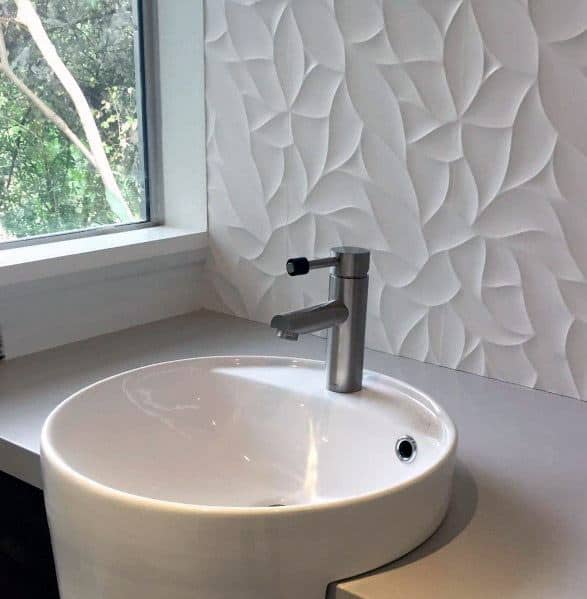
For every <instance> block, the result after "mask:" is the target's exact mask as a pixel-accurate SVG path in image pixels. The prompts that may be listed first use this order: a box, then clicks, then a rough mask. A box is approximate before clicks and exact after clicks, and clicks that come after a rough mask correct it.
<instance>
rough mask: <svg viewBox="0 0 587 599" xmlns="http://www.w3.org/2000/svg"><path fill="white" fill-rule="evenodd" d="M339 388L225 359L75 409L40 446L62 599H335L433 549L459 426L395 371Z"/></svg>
mask: <svg viewBox="0 0 587 599" xmlns="http://www.w3.org/2000/svg"><path fill="white" fill-rule="evenodd" d="M324 381H325V376H324V364H323V363H321V362H316V361H311V360H301V359H293V358H268V357H245V356H241V357H238V356H231V357H210V358H197V359H189V360H181V361H175V362H167V363H162V364H155V365H153V366H147V367H144V368H139V369H137V370H133V371H129V372H125V373H122V374H119V375H117V376H114V377H111V378H109V379H106V380H103V381H101V382H99V383H96V384H94V385H92V386H90V387H87V388H86V389H83V390H82V391H79V392H78V393H76V394H75V395H73V396H72V397H70V398H69V399H67V400H66V401H64V402H63V403H62V404H61V405H60V406H58V407H57V408H56V409H55V410H54V411H53V412H52V414H51V415H50V416H49V418H48V419H47V421H46V423H45V425H44V428H43V432H42V441H41V457H42V466H43V477H44V486H45V502H46V508H47V514H48V518H49V524H50V530H51V538H52V543H53V548H54V554H55V558H56V564H57V572H58V578H59V586H60V591H61V597H62V599H80V598H83V599H138V598H141V599H196V598H198V599H200V598H201V599H232V598H237V597H238V598H239V599H253V598H254V599H260V598H261V599H264V598H267V599H279V598H285V599H290V598H291V599H293V598H296V599H301V598H303V599H318V598H320V599H324V597H325V594H326V589H327V586H328V584H329V583H330V582H332V581H336V580H339V579H342V578H347V577H349V576H353V575H356V574H360V573H362V572H365V571H367V570H370V569H373V568H375V567H378V566H381V565H383V564H385V563H387V562H390V561H392V560H394V559H396V558H398V557H400V556H401V555H403V554H405V553H406V552H408V551H410V550H411V549H413V548H414V547H416V546H417V545H419V544H420V543H422V542H423V541H424V540H425V539H426V538H427V537H428V536H430V535H431V534H432V533H433V532H434V531H435V529H436V528H437V527H438V526H439V524H440V522H441V521H442V519H443V517H444V515H445V512H446V509H447V505H448V500H449V495H450V489H451V480H452V475H453V468H454V455H455V447H456V432H455V428H454V426H453V424H452V422H451V420H450V418H449V417H448V416H447V414H446V413H445V412H444V410H443V409H442V408H441V407H440V406H439V405H438V404H437V403H435V402H434V401H433V400H432V399H431V398H430V397H428V396H427V395H425V394H423V393H421V392H420V391H418V390H417V389H414V388H413V387H410V386H408V385H406V384H404V383H402V382H400V381H398V380H395V379H392V378H389V377H387V376H384V375H381V374H377V373H374V372H369V371H366V372H365V376H364V389H363V390H362V391H360V392H357V393H352V394H339V393H334V392H331V391H327V390H326V389H325V383H324ZM404 437H409V439H404V441H401V439H402V438H404ZM398 441H399V443H398ZM406 441H407V443H406Z"/></svg>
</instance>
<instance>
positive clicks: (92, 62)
mask: <svg viewBox="0 0 587 599" xmlns="http://www.w3.org/2000/svg"><path fill="white" fill-rule="evenodd" d="M139 13H140V2H139V3H137V2H136V0H134V1H133V0H0V243H1V242H3V241H10V240H15V239H22V238H29V237H34V236H39V235H51V234H56V233H64V232H71V231H77V230H86V229H88V230H94V229H95V228H98V227H103V226H108V225H115V224H126V223H135V222H141V221H145V220H148V206H147V202H146V194H145V172H144V163H145V160H144V156H143V143H142V142H143V123H142V121H141V114H142V110H141V106H140V101H138V100H139V99H140V98H141V97H142V93H141V86H140V82H141V80H142V77H141V65H140V60H139V59H138V58H137V57H140V55H141V52H140V33H141V32H140V31H139V24H140V22H141V19H140V14H139Z"/></svg>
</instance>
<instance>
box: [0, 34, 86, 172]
mask: <svg viewBox="0 0 587 599" xmlns="http://www.w3.org/2000/svg"><path fill="white" fill-rule="evenodd" d="M0 72H2V73H4V74H5V75H6V77H7V78H8V79H9V80H10V81H11V82H12V83H14V85H16V87H17V88H18V89H19V90H20V92H21V93H22V94H23V95H25V96H26V97H27V98H28V99H29V101H30V102H31V104H33V106H35V107H36V108H37V109H38V110H39V111H40V112H41V113H42V114H43V115H44V116H45V117H47V118H48V119H49V120H50V121H51V122H52V123H53V124H54V125H55V126H56V127H58V128H59V129H60V131H61V132H62V133H63V134H64V135H65V136H66V137H67V138H68V139H69V141H71V143H72V144H73V145H75V146H76V148H77V149H78V150H79V151H80V152H81V153H82V154H83V155H84V156H85V157H86V158H87V159H88V161H89V162H90V164H91V165H92V166H93V167H96V163H95V161H94V157H93V156H92V153H91V152H90V151H89V150H88V148H86V146H85V145H84V144H83V142H82V141H81V140H80V138H79V137H78V136H77V135H76V134H75V133H74V132H73V131H72V130H71V129H70V128H69V126H68V124H67V123H66V122H65V121H64V120H63V119H62V118H61V117H60V116H59V115H58V114H57V113H56V112H55V111H54V110H53V109H52V108H50V107H49V106H48V105H47V104H45V102H43V100H41V98H39V96H37V94H35V92H34V91H32V90H31V89H30V88H29V87H28V86H27V85H26V83H24V81H22V79H20V77H18V75H16V74H15V73H14V71H13V70H12V69H11V68H10V63H9V62H8V51H7V50H6V43H5V41H4V32H3V30H2V26H1V25H0Z"/></svg>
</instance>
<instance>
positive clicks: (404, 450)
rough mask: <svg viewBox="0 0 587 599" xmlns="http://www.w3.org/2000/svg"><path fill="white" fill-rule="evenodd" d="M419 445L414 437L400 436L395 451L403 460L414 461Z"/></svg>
mask: <svg viewBox="0 0 587 599" xmlns="http://www.w3.org/2000/svg"><path fill="white" fill-rule="evenodd" d="M417 451H418V446H417V444H416V441H415V439H414V438H413V437H410V436H409V435H406V436H405V437H400V438H399V439H398V440H397V441H396V443H395V453H396V455H397V457H398V458H399V459H400V461H402V462H412V461H413V460H414V458H415V457H416V453H417Z"/></svg>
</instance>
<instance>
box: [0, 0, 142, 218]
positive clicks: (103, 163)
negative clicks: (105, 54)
mask: <svg viewBox="0 0 587 599" xmlns="http://www.w3.org/2000/svg"><path fill="white" fill-rule="evenodd" d="M14 1H15V3H16V6H17V9H18V10H17V14H16V20H17V21H18V22H19V23H22V24H23V25H24V26H25V27H26V28H27V29H28V31H29V33H30V35H31V37H32V38H33V41H34V42H35V44H36V46H37V48H38V49H39V51H40V52H41V54H42V56H43V58H44V59H45V60H46V61H47V64H48V65H49V66H50V67H51V69H52V70H53V72H54V73H55V76H56V77H57V79H59V81H60V83H61V85H62V86H63V88H64V89H65V91H66V92H67V94H68V95H69V97H70V98H71V100H72V102H73V105H74V106H75V109H76V111H77V114H78V116H79V118H80V121H81V125H82V127H83V130H84V133H85V135H86V139H87V141H88V144H89V146H90V151H91V153H92V156H93V158H94V165H95V167H96V170H97V171H98V173H99V175H100V177H101V179H102V182H103V183H104V187H105V188H106V199H107V201H108V203H109V205H110V208H111V209H112V211H113V212H114V213H115V214H116V215H117V216H118V218H119V219H120V220H121V221H129V220H132V218H133V216H132V213H131V211H130V208H129V207H128V205H127V203H126V202H125V200H124V198H123V197H122V193H121V191H120V188H119V187H118V183H117V182H116V179H115V177H114V173H113V172H112V169H111V167H110V163H109V162H108V157H107V156H106V152H105V150H104V146H103V144H102V138H101V136H100V131H99V130H98V126H97V125H96V121H95V120H94V116H93V114H92V109H91V108H90V105H89V104H88V101H87V100H86V97H85V96H84V94H83V92H82V90H81V88H80V86H79V84H78V82H77V81H76V80H75V78H74V77H73V75H72V74H71V72H70V71H69V69H68V68H67V67H66V66H65V64H64V63H63V61H62V60H61V58H60V56H59V54H58V53H57V50H56V49H55V46H54V45H53V43H52V42H51V40H50V39H49V37H48V35H47V33H46V31H45V29H44V27H43V24H42V23H41V19H40V18H39V15H38V14H37V11H36V10H35V7H34V6H33V4H32V2H31V0H14ZM0 52H2V50H1V49H0Z"/></svg>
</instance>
